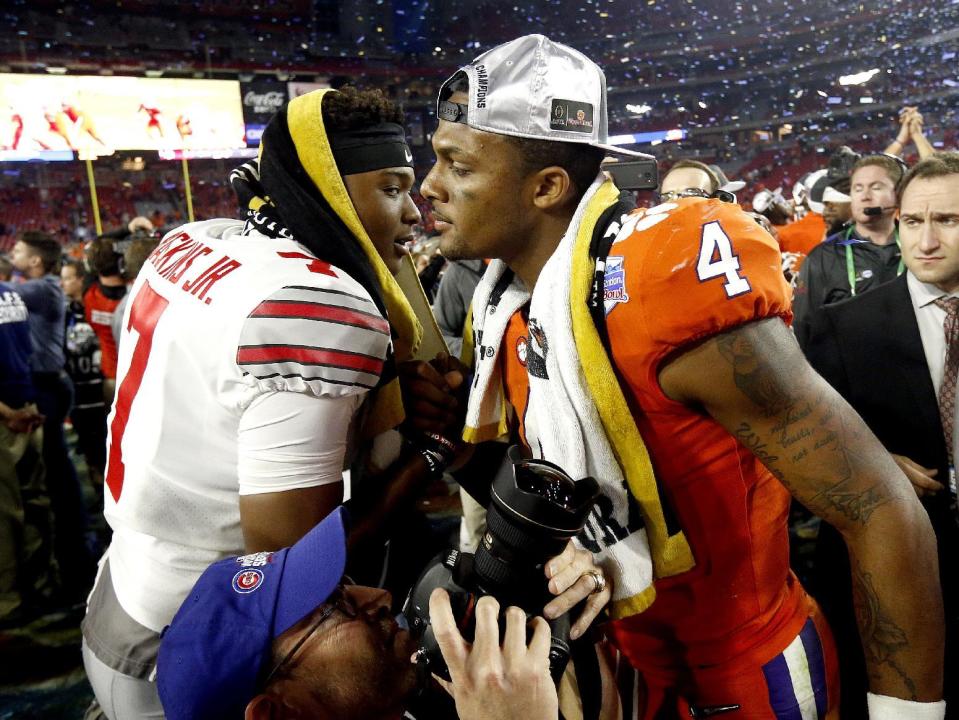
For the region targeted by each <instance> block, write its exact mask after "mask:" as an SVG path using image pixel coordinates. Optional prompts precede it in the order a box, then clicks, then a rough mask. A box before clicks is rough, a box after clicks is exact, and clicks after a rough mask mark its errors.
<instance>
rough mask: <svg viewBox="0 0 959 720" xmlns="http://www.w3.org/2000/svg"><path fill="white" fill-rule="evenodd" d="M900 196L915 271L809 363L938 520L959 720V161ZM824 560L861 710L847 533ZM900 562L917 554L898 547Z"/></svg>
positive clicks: (945, 159)
mask: <svg viewBox="0 0 959 720" xmlns="http://www.w3.org/2000/svg"><path fill="white" fill-rule="evenodd" d="M899 198H900V230H899V233H900V241H901V243H902V258H903V261H904V263H905V265H906V268H907V270H908V272H907V273H905V274H904V275H902V276H900V277H899V278H897V279H896V280H894V281H892V282H889V283H887V284H884V285H881V286H879V287H877V288H875V289H874V290H871V291H869V292H867V293H864V294H862V295H859V296H857V297H854V298H851V299H849V300H846V301H844V302H840V303H837V304H834V305H829V306H826V307H825V308H824V309H823V312H822V314H821V315H822V319H821V322H820V323H819V324H818V325H817V327H816V328H815V332H814V333H813V336H812V339H811V342H810V343H809V344H808V345H807V348H806V353H807V356H808V358H809V361H810V363H811V364H812V365H813V367H815V368H816V370H817V371H819V373H820V374H821V375H822V376H823V377H824V378H826V380H827V381H829V383H830V384H831V385H832V386H833V387H835V388H836V390H838V391H839V393H840V394H842V395H843V397H845V398H846V400H847V401H849V403H850V404H851V405H852V406H853V407H854V408H855V409H856V411H857V412H858V413H859V414H860V415H861V416H862V418H863V420H865V421H866V424H867V425H869V427H870V429H871V430H872V431H873V432H874V433H875V434H876V436H877V437H878V438H879V440H880V441H881V442H882V443H883V444H884V445H885V447H886V449H887V450H889V452H890V453H892V454H893V457H894V458H895V460H896V462H897V463H898V465H899V467H900V468H901V469H902V470H903V472H904V473H905V474H906V476H907V477H908V478H909V479H910V481H911V482H912V484H913V487H914V488H915V490H916V493H917V494H918V495H919V496H920V497H921V498H922V501H923V505H924V506H925V508H926V510H927V512H928V513H929V517H930V519H931V521H932V524H933V527H934V528H935V530H936V534H937V537H938V541H939V560H940V575H941V580H942V589H943V596H944V600H945V610H946V676H945V696H946V699H947V701H948V704H947V708H948V709H947V716H948V717H959V667H957V660H959V645H957V642H959V632H957V631H959V597H957V591H959V568H957V566H956V562H957V560H959V528H957V520H959V516H957V513H956V481H955V465H956V460H957V459H959V457H957V455H959V443H957V435H959V433H957V430H959V422H957V417H956V376H957V371H959V153H938V154H936V155H935V156H933V157H932V158H929V159H926V160H924V161H922V162H920V163H919V164H918V165H916V166H915V167H914V168H913V169H912V170H911V171H910V172H909V173H908V174H907V175H906V176H905V178H903V181H902V184H901V185H900V188H899ZM820 551H821V552H820V553H819V554H818V559H819V560H821V563H820V564H819V569H820V582H819V583H817V584H818V585H819V586H820V587H819V593H818V599H819V600H820V602H821V603H822V605H823V608H824V610H825V611H826V614H827V617H829V618H830V624H831V625H832V627H833V628H834V630H835V632H836V640H837V645H838V646H839V652H840V665H841V667H842V671H843V675H842V687H843V696H844V698H850V700H851V702H855V701H857V700H858V699H859V698H860V697H861V696H862V693H857V692H856V689H857V687H859V686H862V685H864V684H865V672H864V667H863V664H862V663H863V655H862V651H861V650H860V649H859V643H858V641H857V640H856V635H855V632H854V627H855V623H854V622H852V612H853V609H852V603H851V600H850V591H849V583H848V578H849V571H848V565H846V566H845V568H844V567H843V564H844V563H845V562H847V561H846V558H845V551H844V550H843V546H842V542H841V540H840V539H839V536H838V533H836V531H835V530H833V529H832V528H829V527H828V526H825V525H824V526H823V529H822V531H821V534H820ZM889 552H909V548H906V547H900V546H898V545H897V544H896V538H889ZM851 629H852V630H853V632H852V635H850V634H849V631H850V630H851ZM890 642H894V639H893V638H890ZM841 717H843V718H844V720H845V719H846V718H858V717H865V715H864V709H863V708H862V707H861V705H859V706H853V705H849V706H847V705H846V703H844V708H843V713H842V715H841Z"/></svg>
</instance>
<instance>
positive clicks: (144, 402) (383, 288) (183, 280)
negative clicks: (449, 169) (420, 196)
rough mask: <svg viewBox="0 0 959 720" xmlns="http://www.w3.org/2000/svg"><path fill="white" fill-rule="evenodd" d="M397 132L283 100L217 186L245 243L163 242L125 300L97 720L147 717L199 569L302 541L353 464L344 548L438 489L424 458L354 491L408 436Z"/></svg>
mask: <svg viewBox="0 0 959 720" xmlns="http://www.w3.org/2000/svg"><path fill="white" fill-rule="evenodd" d="M401 122H402V115H401V113H400V112H399V110H398V109H397V108H395V107H394V106H393V105H392V104H391V103H389V101H387V100H386V99H385V97H383V96H382V95H381V94H380V93H379V92H377V91H369V92H357V91H355V90H352V89H344V90H343V91H341V92H336V91H317V92H314V93H310V94H307V95H304V96H301V97H299V98H296V99H294V100H293V101H291V102H290V103H289V105H288V106H287V107H285V108H284V109H283V110H281V111H280V112H279V113H278V114H277V115H276V116H275V118H274V119H273V120H272V121H271V123H270V125H269V126H268V127H267V129H266V131H265V132H264V135H263V140H262V143H261V147H260V157H259V160H258V162H256V163H249V164H247V165H245V166H244V167H243V168H240V169H238V170H237V171H235V172H234V173H233V175H232V176H231V182H232V183H233V186H234V189H235V190H236V191H237V194H238V197H239V198H240V201H241V205H242V207H244V208H245V209H246V210H247V218H246V220H245V222H244V221H237V220H209V221H204V222H196V223H190V224H188V225H184V226H182V227H180V228H178V229H176V230H174V231H172V232H171V233H169V234H168V235H167V236H166V237H165V238H164V239H163V241H162V242H161V243H160V245H159V246H158V247H157V249H156V250H155V251H154V252H153V254H152V255H151V256H150V257H149V259H148V261H147V262H146V264H145V265H144V268H143V270H142V271H141V272H140V275H139V276H138V278H137V280H136V282H135V283H134V285H133V287H132V288H131V290H130V292H131V300H130V302H129V303H128V305H127V308H126V311H125V313H124V317H123V329H122V333H123V336H124V339H123V341H122V342H121V345H120V347H121V350H120V356H119V367H118V375H117V397H116V400H115V402H114V406H113V409H112V412H111V414H110V418H109V421H108V423H109V429H110V436H109V441H108V462H107V471H106V481H105V482H106V486H107V490H106V492H105V496H106V497H105V516H106V518H107V520H108V522H109V523H110V526H111V528H112V529H113V540H112V543H111V546H110V548H109V549H108V550H107V552H106V554H105V555H104V558H103V560H102V562H101V566H100V572H99V575H98V579H97V583H96V586H95V588H94V590H93V592H92V593H91V596H90V600H89V603H88V610H87V616H86V618H85V620H84V623H83V634H84V648H83V653H84V662H85V666H86V669H87V673H88V675H89V677H90V680H91V684H92V685H93V688H94V691H95V693H96V696H97V699H98V701H99V703H100V705H101V707H102V708H103V711H104V712H105V713H106V715H107V717H109V718H111V720H116V719H117V718H127V717H161V716H162V710H161V708H160V704H159V700H158V697H157V693H156V686H155V683H154V682H152V680H153V675H154V668H155V663H156V652H157V647H158V644H159V634H160V632H161V631H162V630H163V628H164V627H165V626H166V625H167V624H168V623H169V622H170V620H171V619H172V618H173V615H174V613H175V612H176V609H177V608H178V607H179V605H180V603H181V602H182V601H183V599H184V598H185V597H186V596H187V593H188V592H189V590H190V588H191V587H192V586H193V584H194V583H195V582H196V580H197V578H198V577H199V576H200V574H201V573H202V572H203V570H204V569H205V568H206V567H207V566H209V565H210V564H211V563H213V562H215V561H217V560H220V559H222V558H224V557H228V556H230V555H237V554H243V553H252V552H257V551H267V550H273V549H276V548H280V547H284V546H288V545H291V544H293V543H294V542H296V540H298V539H299V538H300V537H301V536H303V535H304V534H305V533H306V532H307V531H308V530H309V529H310V528H312V527H313V526H314V525H316V523H317V522H319V521H320V520H321V519H322V518H323V517H324V516H326V515H327V514H328V513H329V512H330V511H331V510H332V509H333V508H335V507H336V506H337V505H338V504H340V503H341V502H342V500H343V483H342V471H343V469H344V468H345V467H349V466H350V465H351V464H352V467H353V468H354V474H353V488H352V490H353V495H354V500H353V501H354V502H355V503H357V504H358V505H360V507H359V508H358V510H357V512H355V513H354V515H355V517H356V518H357V525H356V526H355V527H354V531H355V532H356V533H357V534H358V536H359V537H362V536H363V534H364V532H366V531H368V530H370V529H373V528H376V527H378V526H380V525H382V524H383V522H384V519H385V518H386V517H387V515H388V514H389V513H390V511H391V510H394V509H396V508H397V507H400V506H402V505H403V503H404V502H406V501H407V500H408V498H409V497H410V496H411V495H413V494H414V492H415V491H416V490H417V489H418V488H419V487H421V486H422V485H421V484H422V482H423V480H424V479H426V478H430V477H433V476H435V475H436V474H437V473H439V472H441V471H442V463H443V461H444V460H445V459H446V456H445V455H444V452H445V445H446V444H445V443H443V442H441V439H440V441H437V440H432V441H430V440H429V439H425V440H424V441H423V443H421V444H419V445H416V446H406V447H404V449H403V450H402V452H401V453H400V454H399V457H398V458H396V459H395V461H393V462H392V463H390V462H387V461H384V460H382V459H381V458H378V465H379V466H380V467H386V468H387V469H386V470H384V471H382V472H381V473H379V475H376V476H374V477H364V478H362V479H361V478H358V475H357V472H356V468H358V467H359V468H362V467H369V466H370V464H371V463H370V462H363V461H362V460H363V457H362V456H364V455H369V454H370V452H371V448H372V446H373V445H374V443H372V442H371V441H370V439H371V438H373V437H374V436H376V435H378V434H379V433H381V432H383V431H385V430H388V429H391V428H393V427H395V426H396V425H397V424H399V423H400V422H401V421H402V420H403V419H404V416H403V407H402V403H401V402H400V400H399V398H400V393H399V390H398V378H397V369H396V365H397V362H401V361H404V360H407V359H409V358H410V357H411V354H412V352H413V350H414V348H415V347H416V345H417V343H418V342H419V339H420V337H421V335H422V329H421V327H420V325H419V323H418V321H417V320H416V318H415V316H414V314H413V311H412V309H411V308H410V306H409V303H408V302H407V300H406V299H405V297H404V296H403V294H402V292H401V291H400V289H399V286H398V285H397V284H396V281H395V280H394V278H393V273H395V272H396V271H397V269H398V267H399V259H400V257H401V255H402V253H403V252H405V251H404V249H403V248H402V244H403V243H404V241H406V240H407V239H408V238H409V237H410V236H411V233H412V226H413V225H414V224H415V223H417V222H418V221H419V219H420V215H419V212H418V211H417V209H416V206H415V205H414V203H413V201H412V199H411V198H410V194H409V193H410V189H411V187H412V185H413V169H412V156H411V154H410V150H409V148H408V146H407V144H406V140H405V134H404V131H403V128H402V125H401V124H400V123H401ZM447 380H448V381H449V383H450V384H451V385H452V386H455V385H456V384H458V383H459V382H461V381H462V377H461V376H459V375H458V374H451V375H449V376H448V377H447ZM377 454H378V453H377ZM394 455H395V453H394ZM358 456H360V460H361V462H359V463H357V462H355V460H356V458H357V457H358ZM389 459H390V460H392V459H393V458H389ZM360 482H362V483H364V485H363V487H364V488H365V490H364V491H363V492H362V493H360V492H359V491H358V490H357V484H358V483H360Z"/></svg>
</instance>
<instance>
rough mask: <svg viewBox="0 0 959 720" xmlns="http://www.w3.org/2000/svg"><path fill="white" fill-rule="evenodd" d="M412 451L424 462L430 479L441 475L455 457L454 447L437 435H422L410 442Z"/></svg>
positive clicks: (449, 441)
mask: <svg viewBox="0 0 959 720" xmlns="http://www.w3.org/2000/svg"><path fill="white" fill-rule="evenodd" d="M411 444H412V446H413V449H414V450H415V451H416V452H417V453H418V454H419V455H420V457H422V458H423V460H425V461H426V465H427V467H428V468H429V473H430V477H439V476H440V475H442V474H443V472H444V471H445V470H446V468H447V467H449V465H450V463H452V462H453V458H454V457H455V455H456V445H455V444H454V443H453V442H452V441H451V440H449V439H447V438H445V437H443V436H442V435H439V434H437V433H424V434H423V435H422V436H421V437H420V438H419V439H418V440H416V441H412V442H411Z"/></svg>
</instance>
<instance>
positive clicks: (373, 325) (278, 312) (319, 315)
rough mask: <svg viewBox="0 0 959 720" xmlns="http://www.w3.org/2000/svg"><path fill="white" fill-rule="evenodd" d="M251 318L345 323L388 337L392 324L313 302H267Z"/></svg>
mask: <svg viewBox="0 0 959 720" xmlns="http://www.w3.org/2000/svg"><path fill="white" fill-rule="evenodd" d="M250 317H283V318H304V319H307V320H327V321H329V322H335V323H343V324H345V325H353V326H355V327H360V328H366V329H367V330H375V331H376V332H379V333H383V334H384V335H388V334H389V332H390V324H389V323H388V322H386V320H384V319H383V318H382V317H380V316H378V315H371V314H369V313H364V312H359V311H357V310H351V309H349V308H345V307H341V306H339V305H324V304H322V303H311V302H291V301H284V300H267V301H266V302H262V303H260V304H259V305H258V306H257V308H256V309H255V310H254V311H253V312H252V313H250Z"/></svg>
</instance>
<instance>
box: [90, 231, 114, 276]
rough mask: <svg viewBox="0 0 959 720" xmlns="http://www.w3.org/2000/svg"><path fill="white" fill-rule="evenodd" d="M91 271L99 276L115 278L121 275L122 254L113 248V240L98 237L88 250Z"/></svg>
mask: <svg viewBox="0 0 959 720" xmlns="http://www.w3.org/2000/svg"><path fill="white" fill-rule="evenodd" d="M87 260H89V261H90V269H91V270H92V271H93V272H94V273H96V274H97V275H103V276H104V277H113V276H116V275H119V274H120V254H119V253H118V252H117V251H116V250H115V249H114V247H113V240H112V239H111V238H106V237H98V238H97V239H96V240H94V241H93V242H91V243H90V246H89V247H88V248H87Z"/></svg>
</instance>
